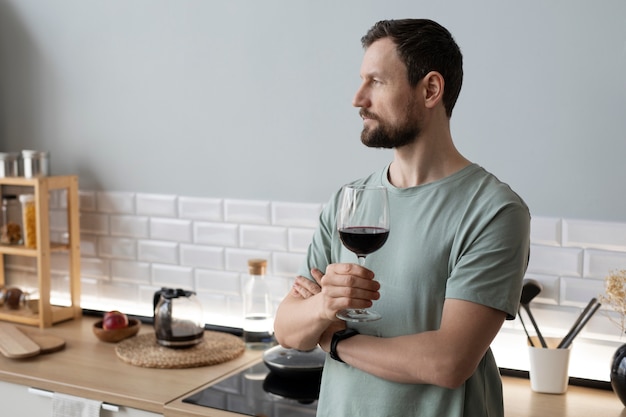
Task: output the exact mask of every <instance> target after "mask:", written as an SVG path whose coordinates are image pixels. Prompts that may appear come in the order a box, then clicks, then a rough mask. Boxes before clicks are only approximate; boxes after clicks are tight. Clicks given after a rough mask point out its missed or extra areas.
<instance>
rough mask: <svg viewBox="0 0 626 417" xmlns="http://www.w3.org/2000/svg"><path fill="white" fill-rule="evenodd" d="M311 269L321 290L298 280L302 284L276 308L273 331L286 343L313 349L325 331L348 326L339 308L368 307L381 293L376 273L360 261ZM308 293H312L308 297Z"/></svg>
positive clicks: (298, 347) (295, 347)
mask: <svg viewBox="0 0 626 417" xmlns="http://www.w3.org/2000/svg"><path fill="white" fill-rule="evenodd" d="M311 273H312V275H313V277H314V278H315V280H316V281H317V282H318V283H319V285H320V290H319V291H318V292H316V289H315V288H314V286H310V285H302V284H303V282H302V281H298V280H296V284H299V288H298V286H296V287H294V288H292V290H291V291H290V292H289V294H288V295H287V296H286V297H285V298H284V299H283V301H282V302H281V304H280V306H279V307H278V311H277V312H276V318H275V320H274V334H275V335H276V339H277V340H278V343H280V344H281V345H282V346H284V347H288V348H294V349H300V350H310V349H313V348H314V347H315V346H317V344H318V343H319V340H320V337H321V335H322V334H323V333H324V332H328V331H333V332H335V331H337V330H341V329H343V328H345V322H343V321H342V320H340V319H338V318H337V317H336V314H337V312H338V311H339V310H343V309H345V308H367V307H370V306H371V305H372V300H376V299H378V298H379V297H380V293H379V292H378V290H379V288H380V284H379V283H378V282H376V281H374V273H373V272H372V271H370V270H369V269H367V268H363V267H362V266H359V265H357V264H331V265H329V266H328V267H327V268H326V273H325V275H322V273H321V272H320V271H319V270H317V269H313V270H312V271H311ZM315 292H316V293H315ZM308 293H311V294H312V295H310V296H309V297H308V298H306V297H307V294H308ZM313 293H315V294H313Z"/></svg>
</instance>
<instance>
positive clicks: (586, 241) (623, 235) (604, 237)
mask: <svg viewBox="0 0 626 417" xmlns="http://www.w3.org/2000/svg"><path fill="white" fill-rule="evenodd" d="M563 236H564V238H563V245H565V246H578V247H583V248H603V249H614V250H621V251H625V250H626V223H609V222H593V221H584V220H564V221H563Z"/></svg>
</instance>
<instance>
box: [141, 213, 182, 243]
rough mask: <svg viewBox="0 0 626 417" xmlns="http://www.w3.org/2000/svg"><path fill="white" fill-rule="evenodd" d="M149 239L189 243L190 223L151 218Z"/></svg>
mask: <svg viewBox="0 0 626 417" xmlns="http://www.w3.org/2000/svg"><path fill="white" fill-rule="evenodd" d="M150 238H151V239H157V240H173V241H176V242H191V221H190V220H181V219H167V218H155V217H153V218H151V219H150Z"/></svg>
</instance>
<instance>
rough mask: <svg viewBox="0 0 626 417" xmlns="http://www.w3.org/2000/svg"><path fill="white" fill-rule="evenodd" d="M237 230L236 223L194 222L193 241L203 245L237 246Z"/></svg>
mask: <svg viewBox="0 0 626 417" xmlns="http://www.w3.org/2000/svg"><path fill="white" fill-rule="evenodd" d="M238 232H239V226H238V225H236V224H230V223H205V222H194V225H193V236H194V237H193V241H194V242H195V243H200V244H205V245H214V246H225V247H238V246H239V233H238Z"/></svg>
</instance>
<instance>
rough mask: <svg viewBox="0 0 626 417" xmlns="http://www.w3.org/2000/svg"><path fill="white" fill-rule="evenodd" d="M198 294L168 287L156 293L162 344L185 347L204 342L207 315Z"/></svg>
mask: <svg viewBox="0 0 626 417" xmlns="http://www.w3.org/2000/svg"><path fill="white" fill-rule="evenodd" d="M195 295H196V293H195V292H193V291H186V290H183V289H180V288H178V289H173V288H165V287H164V288H161V290H160V291H157V292H156V293H154V330H155V333H156V338H157V342H158V343H159V344H160V345H162V346H166V347H171V348H185V347H191V346H194V345H196V344H198V343H200V342H201V341H202V337H203V336H204V321H203V320H204V317H203V314H202V306H201V305H200V302H199V301H198V300H197V299H196V297H195Z"/></svg>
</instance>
